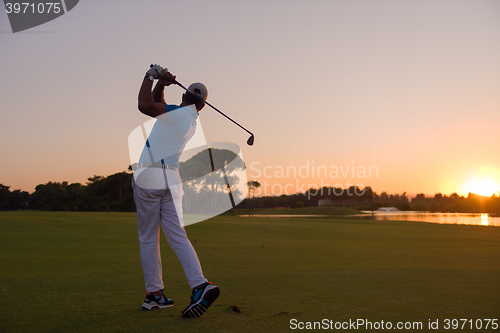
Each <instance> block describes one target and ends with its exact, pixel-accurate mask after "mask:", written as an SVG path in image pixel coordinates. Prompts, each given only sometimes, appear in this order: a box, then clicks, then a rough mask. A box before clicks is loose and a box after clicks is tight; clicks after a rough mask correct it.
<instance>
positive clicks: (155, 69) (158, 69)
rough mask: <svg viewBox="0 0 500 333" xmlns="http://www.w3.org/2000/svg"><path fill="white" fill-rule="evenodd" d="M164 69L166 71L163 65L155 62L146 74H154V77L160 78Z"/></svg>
mask: <svg viewBox="0 0 500 333" xmlns="http://www.w3.org/2000/svg"><path fill="white" fill-rule="evenodd" d="M163 71H164V69H163V68H162V67H161V66H159V65H156V64H154V65H153V66H151V68H149V70H148V71H147V72H146V75H149V76H152V77H153V78H154V79H159V78H160V76H161V75H162V73H163Z"/></svg>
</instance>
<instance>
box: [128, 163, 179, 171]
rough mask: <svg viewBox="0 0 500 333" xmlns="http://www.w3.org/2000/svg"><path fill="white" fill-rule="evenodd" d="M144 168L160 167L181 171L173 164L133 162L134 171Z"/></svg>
mask: <svg viewBox="0 0 500 333" xmlns="http://www.w3.org/2000/svg"><path fill="white" fill-rule="evenodd" d="M142 168H160V169H167V170H173V171H179V168H177V167H175V166H173V165H168V164H162V163H134V164H132V170H133V171H135V170H137V169H142Z"/></svg>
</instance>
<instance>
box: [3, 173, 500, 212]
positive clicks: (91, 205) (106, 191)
mask: <svg viewBox="0 0 500 333" xmlns="http://www.w3.org/2000/svg"><path fill="white" fill-rule="evenodd" d="M132 176H133V174H132V173H131V172H129V171H124V172H119V173H115V174H113V175H110V176H107V177H104V176H93V177H90V178H88V179H87V180H88V181H87V183H86V184H80V183H72V184H68V182H60V183H59V182H48V183H46V184H40V185H38V186H36V188H35V191H34V192H33V193H28V192H26V191H21V190H13V191H11V190H10V187H9V186H6V185H3V184H0V210H4V211H5V210H25V209H32V210H45V211H117V212H134V211H135V203H134V196H133V189H132V185H131V180H132ZM253 182H255V181H250V182H248V183H249V186H250V185H253V184H254V183H253ZM250 190H251V188H250ZM250 193H252V191H250ZM320 200H327V201H326V202H327V203H326V205H333V206H345V207H351V208H355V209H359V210H376V209H378V208H380V207H396V208H398V209H400V210H403V211H408V210H412V211H429V212H450V213H491V214H496V215H500V197H499V196H498V195H492V196H491V197H485V196H480V195H476V194H472V193H469V194H468V195H467V196H460V195H458V194H456V193H453V194H451V195H449V196H447V195H443V194H441V193H438V194H435V195H433V196H426V195H425V194H423V193H420V194H417V196H416V197H414V198H412V199H411V200H410V199H409V198H408V195H407V194H406V192H404V193H402V194H388V193H387V192H381V193H380V194H378V193H376V192H375V191H373V190H372V188H371V187H368V186H367V187H365V188H358V187H355V186H353V187H350V188H349V189H340V188H331V187H324V188H322V189H313V188H311V189H309V190H308V191H306V192H305V193H296V194H291V195H286V194H283V195H281V196H265V197H251V198H247V199H245V200H243V201H242V202H241V203H240V204H239V205H238V206H237V207H236V208H237V209H248V208H276V207H291V208H297V207H304V206H305V207H314V206H318V205H319V203H320ZM324 202H325V201H323V204H324Z"/></svg>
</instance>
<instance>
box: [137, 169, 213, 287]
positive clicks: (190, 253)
mask: <svg viewBox="0 0 500 333" xmlns="http://www.w3.org/2000/svg"><path fill="white" fill-rule="evenodd" d="M150 169H151V168H148V169H147V170H145V172H144V173H143V174H141V175H140V176H139V177H138V181H137V182H136V180H135V177H132V187H133V188H134V200H135V204H136V206H137V226H138V231H139V245H140V253H141V264H142V270H143V272H144V282H145V284H146V291H147V292H155V291H158V290H162V289H163V288H164V287H163V280H162V266H161V257H160V224H161V226H162V228H163V232H164V233H165V236H166V237H167V241H168V243H169V244H170V247H171V248H172V250H173V251H174V253H175V254H176V255H177V258H179V261H180V262H181V265H182V268H183V269H184V273H185V274H186V279H187V281H188V283H189V286H190V287H191V288H194V287H196V286H198V285H200V284H203V283H205V282H207V279H205V277H204V276H203V272H202V270H201V265H200V261H199V260H198V255H197V254H196V251H195V250H194V248H193V246H192V245H191V242H190V241H189V239H188V238H187V234H186V230H184V224H183V221H182V184H180V185H176V186H175V187H177V188H176V189H173V188H172V192H173V193H171V191H170V189H168V188H165V186H163V188H159V189H151V188H148V187H146V188H144V187H141V186H139V185H137V183H139V184H141V180H140V178H141V177H142V176H147V175H146V173H147V172H148V170H150ZM158 170H161V169H156V170H153V169H151V171H152V172H157V171H158ZM161 171H164V172H166V173H169V174H168V177H165V179H166V178H168V179H169V181H170V179H171V178H172V177H174V178H177V177H178V173H177V172H175V171H172V170H161ZM163 179H164V177H163V176H162V177H161V180H163ZM163 183H164V184H165V183H166V181H163ZM179 186H181V188H180V189H179ZM167 187H168V184H167ZM179 190H180V191H179ZM175 192H177V193H175ZM172 194H173V196H172Z"/></svg>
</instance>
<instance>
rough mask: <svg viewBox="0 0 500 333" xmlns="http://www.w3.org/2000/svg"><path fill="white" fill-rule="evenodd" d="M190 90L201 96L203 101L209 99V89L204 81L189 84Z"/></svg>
mask: <svg viewBox="0 0 500 333" xmlns="http://www.w3.org/2000/svg"><path fill="white" fill-rule="evenodd" d="M188 90H189V92H190V93H191V94H193V95H195V96H196V97H199V98H201V99H202V100H203V101H206V100H207V97H208V90H207V87H205V85H204V84H203V83H199V82H196V83H193V84H191V85H190V86H189V88H188Z"/></svg>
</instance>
